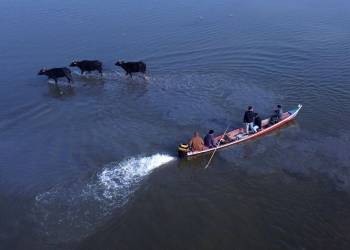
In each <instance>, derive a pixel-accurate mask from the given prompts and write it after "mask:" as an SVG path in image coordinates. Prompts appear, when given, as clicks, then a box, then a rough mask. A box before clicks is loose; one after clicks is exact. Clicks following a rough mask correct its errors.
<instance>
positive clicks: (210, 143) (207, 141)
mask: <svg viewBox="0 0 350 250" xmlns="http://www.w3.org/2000/svg"><path fill="white" fill-rule="evenodd" d="M204 145H205V146H206V147H208V148H215V147H216V142H215V138H214V130H209V132H208V134H207V135H206V136H205V137H204Z"/></svg>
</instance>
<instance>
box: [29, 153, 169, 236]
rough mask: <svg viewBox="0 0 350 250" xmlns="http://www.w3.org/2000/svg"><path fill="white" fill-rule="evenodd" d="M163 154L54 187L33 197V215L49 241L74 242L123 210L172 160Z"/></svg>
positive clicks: (108, 167) (116, 164) (110, 165)
mask: <svg viewBox="0 0 350 250" xmlns="http://www.w3.org/2000/svg"><path fill="white" fill-rule="evenodd" d="M174 159H175V158H174V157H172V156H169V155H165V154H159V153H158V154H155V155H152V156H147V157H141V156H140V157H131V158H129V159H127V160H124V161H122V162H112V163H108V164H106V165H105V166H104V167H103V169H102V170H101V171H100V172H99V173H97V174H96V175H95V176H94V177H93V178H91V179H88V180H87V181H83V182H82V183H74V184H72V185H68V186H64V185H62V186H61V185H60V186H56V187H54V188H52V189H50V190H48V191H46V192H44V193H41V194H38V195H37V196H36V197H35V201H36V202H35V208H34V211H33V212H34V214H35V216H36V218H37V221H38V223H39V224H40V229H39V230H41V231H43V232H44V233H45V235H46V236H47V237H48V240H49V241H52V242H59V241H61V240H67V239H70V240H77V239H79V238H81V237H83V236H86V235H87V234H88V233H89V232H90V231H91V230H93V229H94V227H95V226H96V224H97V222H101V221H103V219H106V218H107V215H109V214H110V213H111V212H112V211H113V210H114V209H115V208H118V207H121V206H123V205H124V204H125V203H126V202H127V201H128V199H129V197H130V195H131V194H132V193H133V192H135V191H136V190H137V188H138V186H139V184H140V182H141V181H142V180H144V178H145V177H146V176H147V175H149V174H150V173H151V172H152V171H153V170H154V169H156V168H158V167H160V166H162V165H164V164H166V163H168V162H170V161H172V160H174Z"/></svg>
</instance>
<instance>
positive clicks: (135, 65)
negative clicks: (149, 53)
mask: <svg viewBox="0 0 350 250" xmlns="http://www.w3.org/2000/svg"><path fill="white" fill-rule="evenodd" d="M115 65H116V66H119V67H122V68H123V69H124V70H125V72H126V75H128V74H129V75H130V77H131V78H132V74H131V73H137V72H141V73H143V74H144V73H146V64H145V63H144V62H141V61H140V62H124V61H118V62H116V63H115Z"/></svg>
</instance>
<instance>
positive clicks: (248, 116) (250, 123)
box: [243, 106, 256, 134]
mask: <svg viewBox="0 0 350 250" xmlns="http://www.w3.org/2000/svg"><path fill="white" fill-rule="evenodd" d="M254 117H255V113H254V112H253V107H252V106H249V107H248V110H247V111H246V112H245V113H244V117H243V122H244V123H245V128H246V133H247V134H249V129H251V130H252V131H253V132H254V133H256V130H255V129H254Z"/></svg>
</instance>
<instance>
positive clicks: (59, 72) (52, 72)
mask: <svg viewBox="0 0 350 250" xmlns="http://www.w3.org/2000/svg"><path fill="white" fill-rule="evenodd" d="M38 75H45V76H47V77H48V78H49V79H53V80H55V83H56V84H57V78H61V77H65V78H67V80H68V82H69V83H70V82H73V77H72V74H71V71H70V69H68V68H65V67H64V68H52V69H45V68H44V69H41V70H40V71H39V73H38Z"/></svg>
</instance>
